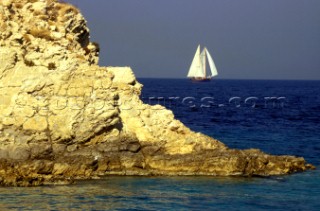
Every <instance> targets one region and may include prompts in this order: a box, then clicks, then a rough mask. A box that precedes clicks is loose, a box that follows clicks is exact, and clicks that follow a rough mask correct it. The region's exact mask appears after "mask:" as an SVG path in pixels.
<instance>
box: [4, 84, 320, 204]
mask: <svg viewBox="0 0 320 211" xmlns="http://www.w3.org/2000/svg"><path fill="white" fill-rule="evenodd" d="M139 81H140V82H141V83H142V84H144V88H143V93H142V99H143V101H145V102H147V103H150V104H162V105H163V106H165V107H167V108H169V109H171V110H172V111H173V113H174V115H175V116H176V118H177V119H179V120H181V121H182V122H183V123H184V124H185V125H187V126H188V127H190V128H191V129H193V130H195V131H199V132H202V133H205V134H207V135H209V136H212V137H215V138H216V139H219V140H220V141H222V142H224V143H225V144H226V145H227V146H229V147H231V148H241V149H245V148H259V149H261V150H263V151H265V152H267V153H271V154H278V155H281V154H291V155H296V156H302V157H304V158H305V159H306V160H307V162H309V163H312V164H314V165H315V166H316V167H317V170H314V171H307V172H304V173H298V174H293V175H289V176H277V177H270V178H241V177H240V178H234V177H229V178H224V177H107V178H106V179H104V180H96V181H82V182H79V183H77V184H76V185H72V186H56V187H55V186H53V187H35V188H0V210H222V209H228V210H320V200H319V199H320V170H319V168H320V132H319V131H320V95H319V94H320V81H259V80H256V81H254V80H215V81H211V82H208V83H192V82H190V81H188V80H184V79H139Z"/></svg>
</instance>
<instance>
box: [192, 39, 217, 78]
mask: <svg viewBox="0 0 320 211" xmlns="http://www.w3.org/2000/svg"><path fill="white" fill-rule="evenodd" d="M207 60H208V63H209V67H210V71H207ZM217 75H218V71H217V68H216V65H215V64H214V61H213V59H212V57H211V55H210V53H209V51H208V49H207V48H206V47H205V48H204V49H203V50H202V51H201V53H200V45H199V46H198V48H197V51H196V54H195V55H194V58H193V60H192V63H191V66H190V69H189V72H188V76H187V77H188V78H190V79H191V80H192V81H210V80H211V78H212V77H214V76H217Z"/></svg>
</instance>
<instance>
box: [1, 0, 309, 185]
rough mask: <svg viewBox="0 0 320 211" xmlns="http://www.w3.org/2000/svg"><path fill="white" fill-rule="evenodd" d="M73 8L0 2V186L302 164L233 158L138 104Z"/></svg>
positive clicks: (162, 112) (284, 170) (131, 85)
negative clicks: (102, 61)
mask: <svg viewBox="0 0 320 211" xmlns="http://www.w3.org/2000/svg"><path fill="white" fill-rule="evenodd" d="M98 56H99V47H98V45H97V44H95V43H92V42H90V36H89V29H88V28H87V26H86V21H85V19H84V18H83V16H82V15H81V13H80V12H79V9H77V8H75V7H74V6H72V5H69V4H67V3H60V2H58V1H56V0H43V1H41V0H39V1H36V0H1V1H0V98H1V101H0V185H11V186H34V185H43V184H59V183H62V184H65V183H69V182H72V181H73V180H74V179H90V178H100V177H103V176H106V175H110V174H115V175H223V176H231V175H241V176H255V175H259V176H268V175H281V174H288V173H293V172H298V171H304V170H306V169H308V168H311V167H312V166H311V165H308V164H306V163H305V160H304V159H303V158H296V157H293V156H272V155H268V154H265V153H263V152H261V151H259V150H256V149H250V150H235V149H229V148H227V147H226V146H225V145H224V144H223V143H221V142H219V141H217V140H215V139H213V138H210V137H207V136H205V135H203V134H200V133H196V132H193V131H191V130H190V129H188V128H187V127H185V126H184V125H183V124H182V123H181V122H180V121H178V120H175V119H174V115H173V113H172V112H171V111H169V110H166V109H165V108H164V107H162V106H160V105H156V106H150V105H146V104H143V103H142V101H141V100H140V98H139V96H140V92H141V89H142V85H141V84H139V83H138V82H137V81H136V79H135V76H134V74H133V72H132V70H131V69H130V68H129V67H99V66H98V65H97V63H98Z"/></svg>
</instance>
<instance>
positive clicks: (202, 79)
mask: <svg viewBox="0 0 320 211" xmlns="http://www.w3.org/2000/svg"><path fill="white" fill-rule="evenodd" d="M190 80H191V81H192V82H209V81H211V78H205V77H193V78H190Z"/></svg>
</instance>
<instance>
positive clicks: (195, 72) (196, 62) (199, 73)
mask: <svg viewBox="0 0 320 211" xmlns="http://www.w3.org/2000/svg"><path fill="white" fill-rule="evenodd" d="M188 77H189V78H191V77H203V68H202V61H201V58H200V45H199V46H198V48H197V51H196V54H195V55H194V58H193V60H192V63H191V66H190V69H189V72H188Z"/></svg>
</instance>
